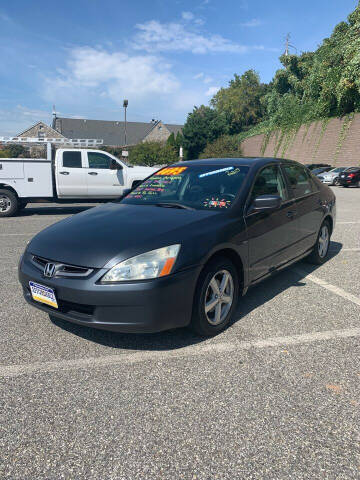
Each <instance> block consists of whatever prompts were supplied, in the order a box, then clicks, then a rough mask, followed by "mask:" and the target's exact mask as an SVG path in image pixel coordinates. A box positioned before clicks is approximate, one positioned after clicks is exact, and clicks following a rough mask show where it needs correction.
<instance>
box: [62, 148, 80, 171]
mask: <svg viewBox="0 0 360 480" xmlns="http://www.w3.org/2000/svg"><path fill="white" fill-rule="evenodd" d="M63 167H66V168H81V167H82V163H81V151H78V152H63Z"/></svg>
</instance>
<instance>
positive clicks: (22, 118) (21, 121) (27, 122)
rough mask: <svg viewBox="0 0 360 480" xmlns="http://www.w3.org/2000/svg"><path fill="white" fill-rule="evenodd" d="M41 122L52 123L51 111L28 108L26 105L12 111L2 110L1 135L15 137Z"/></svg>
mask: <svg viewBox="0 0 360 480" xmlns="http://www.w3.org/2000/svg"><path fill="white" fill-rule="evenodd" d="M39 120H42V121H44V122H45V123H47V124H50V122H51V111H50V109H49V111H45V110H40V109H32V108H28V107H26V106H24V105H16V107H14V108H12V109H1V110H0V132H1V135H5V136H15V135H17V134H18V133H20V132H22V131H23V130H25V129H26V128H29V127H30V126H31V125H33V124H34V123H36V122H38V121H39Z"/></svg>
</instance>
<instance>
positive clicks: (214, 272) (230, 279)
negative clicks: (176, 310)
mask: <svg viewBox="0 0 360 480" xmlns="http://www.w3.org/2000/svg"><path fill="white" fill-rule="evenodd" d="M222 281H223V283H225V288H224V289H223V290H222V289H221V282H222ZM216 286H217V288H214V287H216ZM216 292H218V293H216ZM217 295H218V296H219V298H218V296H217ZM238 296H239V276H238V273H237V270H236V268H235V266H234V264H233V263H232V262H231V261H230V260H228V259H227V258H226V257H220V258H217V259H214V260H212V261H210V262H209V263H208V264H207V265H206V266H205V267H204V269H203V271H202V272H201V274H200V277H199V280H198V283H197V286H196V289H195V295H194V303H193V312H192V318H191V322H190V328H191V329H192V330H193V331H194V332H196V333H197V334H199V335H201V336H207V337H208V336H213V335H217V334H218V333H219V332H221V331H222V330H224V329H225V328H226V327H227V326H228V325H229V323H230V321H231V318H232V316H233V314H234V311H235V309H236V305H237V300H238ZM225 299H226V301H223V302H222V301H221V300H225ZM206 303H207V304H208V306H209V307H212V305H214V306H213V307H212V308H209V309H208V311H207V312H206V307H205V305H206Z"/></svg>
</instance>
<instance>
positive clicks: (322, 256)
mask: <svg viewBox="0 0 360 480" xmlns="http://www.w3.org/2000/svg"><path fill="white" fill-rule="evenodd" d="M326 230H327V233H326V234H325V231H326ZM330 238H331V228H330V223H329V221H328V220H325V221H324V222H323V223H322V225H321V227H320V230H319V233H318V236H317V240H316V243H315V246H314V249H313V251H312V252H311V254H310V255H309V256H308V257H307V261H308V262H309V263H312V264H313V265H322V264H323V263H325V262H326V259H327V257H328V255H329V247H330Z"/></svg>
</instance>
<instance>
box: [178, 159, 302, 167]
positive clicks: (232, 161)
mask: <svg viewBox="0 0 360 480" xmlns="http://www.w3.org/2000/svg"><path fill="white" fill-rule="evenodd" d="M284 161H286V162H292V160H285V159H283V158H270V157H269V158H268V157H239V158H203V159H199V160H187V161H185V162H180V163H176V165H186V166H192V165H228V164H229V163H230V164H231V165H238V166H248V167H252V166H254V165H266V164H267V163H281V162H284ZM294 163H296V162H294Z"/></svg>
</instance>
